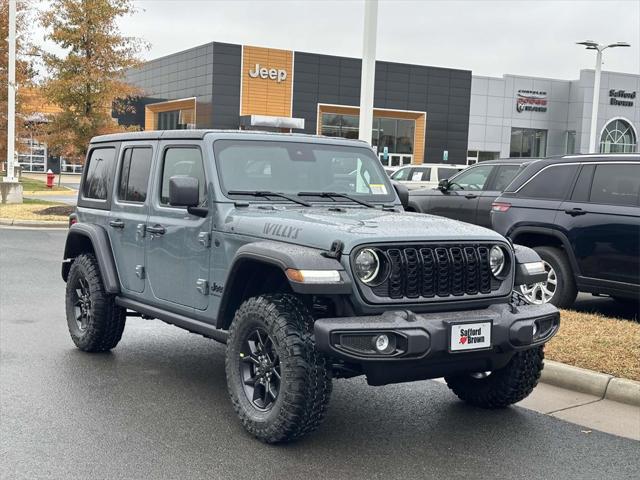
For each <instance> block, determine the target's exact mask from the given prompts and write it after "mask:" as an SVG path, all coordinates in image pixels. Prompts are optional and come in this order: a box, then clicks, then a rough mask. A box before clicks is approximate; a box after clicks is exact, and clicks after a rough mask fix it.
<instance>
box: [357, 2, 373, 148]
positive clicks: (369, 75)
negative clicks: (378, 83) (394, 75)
mask: <svg viewBox="0 0 640 480" xmlns="http://www.w3.org/2000/svg"><path fill="white" fill-rule="evenodd" d="M377 36H378V0H364V36H363V40H362V43H363V45H362V76H361V80H360V123H359V126H358V129H359V134H358V138H360V140H364V141H365V142H367V143H368V144H369V145H371V130H372V129H373V89H374V87H375V76H376V40H377Z"/></svg>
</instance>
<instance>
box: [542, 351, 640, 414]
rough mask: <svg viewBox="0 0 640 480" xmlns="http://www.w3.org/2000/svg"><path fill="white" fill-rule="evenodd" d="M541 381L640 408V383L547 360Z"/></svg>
mask: <svg viewBox="0 0 640 480" xmlns="http://www.w3.org/2000/svg"><path fill="white" fill-rule="evenodd" d="M540 381H541V382H543V383H547V384H549V385H555V386H556V387H561V388H565V389H567V390H573V391H574V392H580V393H587V394H589V395H594V396H596V397H600V398H606V399H607V400H613V401H616V402H621V403H626V404H629V405H635V406H638V407H640V382H635V381H633V380H627V379H626V378H616V377H614V376H613V375H607V374H605V373H599V372H594V371H592V370H587V369H584V368H578V367H572V366H571V365H565V364H564V363H560V362H554V361H553V360H545V362H544V370H542V377H541V378H540Z"/></svg>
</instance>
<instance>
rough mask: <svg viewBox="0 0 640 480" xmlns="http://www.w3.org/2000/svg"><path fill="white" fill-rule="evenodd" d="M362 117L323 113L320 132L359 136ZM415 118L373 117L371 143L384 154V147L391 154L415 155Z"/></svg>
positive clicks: (348, 136)
mask: <svg viewBox="0 0 640 480" xmlns="http://www.w3.org/2000/svg"><path fill="white" fill-rule="evenodd" d="M359 124H360V117H359V116H358V115H340V114H335V113H322V119H321V128H320V133H321V134H322V135H325V136H327V137H343V138H358V134H359V129H358V128H359ZM415 129H416V122H415V120H405V119H399V118H387V117H376V118H374V119H373V128H372V131H371V144H372V145H373V146H374V147H376V148H377V150H378V153H379V154H382V152H383V151H384V148H385V147H387V152H388V153H389V155H391V154H403V155H407V156H409V161H408V162H407V163H410V159H411V157H410V156H411V155H413V140H414V138H415V135H414V134H415Z"/></svg>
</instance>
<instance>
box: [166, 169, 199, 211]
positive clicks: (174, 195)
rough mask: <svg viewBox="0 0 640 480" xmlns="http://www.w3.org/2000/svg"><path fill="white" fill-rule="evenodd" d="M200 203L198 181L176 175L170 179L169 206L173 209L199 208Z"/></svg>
mask: <svg viewBox="0 0 640 480" xmlns="http://www.w3.org/2000/svg"><path fill="white" fill-rule="evenodd" d="M198 203H200V194H199V192H198V179H197V178H193V177H187V176H184V175H176V176H174V177H171V178H170V179H169V205H171V206H173V207H197V206H198Z"/></svg>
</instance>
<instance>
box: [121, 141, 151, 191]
mask: <svg viewBox="0 0 640 480" xmlns="http://www.w3.org/2000/svg"><path fill="white" fill-rule="evenodd" d="M152 155H153V150H152V149H151V148H127V149H126V150H125V151H124V155H123V157H122V167H121V168H120V180H119V182H118V198H119V199H120V200H123V201H125V202H137V203H144V201H145V200H146V198H147V186H148V184H149V171H150V170H151V157H152Z"/></svg>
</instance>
